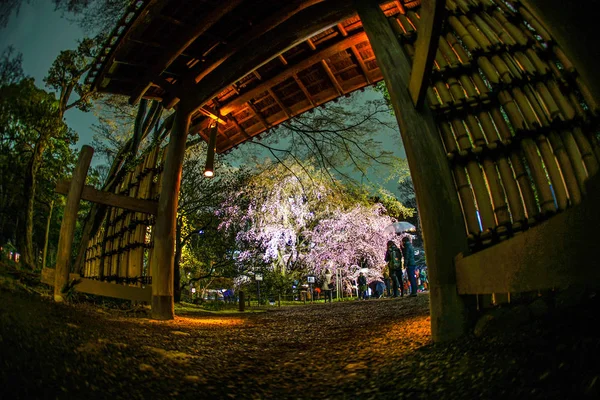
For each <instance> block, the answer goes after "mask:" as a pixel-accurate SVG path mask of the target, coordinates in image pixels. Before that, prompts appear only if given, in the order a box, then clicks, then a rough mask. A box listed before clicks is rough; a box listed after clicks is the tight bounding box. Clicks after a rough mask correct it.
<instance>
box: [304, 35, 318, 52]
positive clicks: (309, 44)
mask: <svg viewBox="0 0 600 400" xmlns="http://www.w3.org/2000/svg"><path fill="white" fill-rule="evenodd" d="M306 43H308V47H310V49H311V50H313V51H315V50H316V49H317V46H315V44H314V43H313V41H312V40H310V38H308V39H306Z"/></svg>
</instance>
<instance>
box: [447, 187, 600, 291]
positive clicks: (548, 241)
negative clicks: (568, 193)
mask: <svg viewBox="0 0 600 400" xmlns="http://www.w3.org/2000/svg"><path fill="white" fill-rule="evenodd" d="M587 193H588V194H587V196H586V197H585V198H584V199H583V200H582V202H581V203H580V204H579V205H577V206H574V207H572V208H570V209H567V210H565V211H564V212H562V213H560V214H557V215H555V216H554V217H552V218H550V219H549V220H547V221H544V222H542V223H541V224H539V225H536V226H535V227H533V228H531V229H529V230H527V231H525V232H523V233H519V234H518V235H516V236H514V237H512V238H510V239H508V240H505V241H503V242H500V243H498V244H496V245H494V246H492V247H489V248H487V249H485V250H482V251H479V252H477V253H475V254H472V255H469V256H467V257H463V256H462V255H461V256H459V257H457V259H456V279H457V288H458V292H459V293H460V294H489V293H518V292H528V291H533V290H544V289H552V288H563V287H567V286H569V285H571V284H579V285H584V286H585V285H598V283H600V268H598V260H597V259H596V258H597V257H596V254H597V247H598V243H597V240H596V238H597V237H598V226H600V213H598V211H597V204H598V200H600V177H599V176H596V177H595V178H594V181H593V182H589V185H588V188H587Z"/></svg>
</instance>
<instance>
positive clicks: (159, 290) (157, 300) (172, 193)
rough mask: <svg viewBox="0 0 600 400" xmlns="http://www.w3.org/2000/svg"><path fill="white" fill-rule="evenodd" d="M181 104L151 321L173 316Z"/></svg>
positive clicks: (160, 220) (157, 248) (158, 240)
mask: <svg viewBox="0 0 600 400" xmlns="http://www.w3.org/2000/svg"><path fill="white" fill-rule="evenodd" d="M386 21H387V20H386ZM386 23H387V22H386ZM184 103H185V101H184V100H182V101H181V102H180V103H179V108H178V109H177V112H176V115H175V121H174V123H173V129H172V130H171V137H170V141H169V146H168V151H167V158H166V160H165V167H164V170H163V173H162V187H161V189H160V198H159V200H158V215H157V217H156V225H155V226H154V230H153V231H154V237H155V240H154V249H153V251H152V253H153V254H152V260H151V263H150V269H151V270H152V318H154V319H173V317H174V304H173V262H174V252H175V230H176V226H175V225H176V219H177V203H178V200H179V199H178V196H179V187H180V184H181V170H182V167H183V157H184V155H185V142H186V139H187V133H188V130H189V125H190V111H189V109H188V108H187V107H185V104H184Z"/></svg>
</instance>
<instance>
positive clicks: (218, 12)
mask: <svg viewBox="0 0 600 400" xmlns="http://www.w3.org/2000/svg"><path fill="white" fill-rule="evenodd" d="M241 2H242V0H230V1H227V2H225V3H224V4H223V5H221V6H219V7H216V8H215V9H214V10H213V11H212V12H209V13H208V14H206V15H205V16H204V18H202V20H200V21H198V23H197V24H196V26H195V27H194V29H192V30H191V31H189V32H188V33H187V34H186V35H183V36H181V37H179V38H178V42H177V43H175V44H174V45H173V46H172V48H173V49H175V50H174V51H171V52H168V53H165V54H164V55H163V56H162V57H161V58H160V59H159V60H158V61H157V62H156V63H155V64H154V65H153V66H152V68H150V70H149V71H148V72H147V73H146V74H145V76H144V78H143V79H142V82H153V81H154V80H155V79H156V78H157V77H158V76H159V75H160V74H162V72H163V71H164V70H165V69H167V68H168V67H169V65H171V64H172V63H173V61H175V60H176V59H177V57H179V56H180V55H181V54H182V53H183V52H184V51H185V50H186V49H187V48H188V47H189V46H190V45H191V44H192V43H193V42H194V41H195V40H196V39H197V38H198V37H200V35H202V34H203V33H204V32H206V31H207V30H208V29H210V27H212V26H213V25H214V24H215V23H217V22H218V21H219V20H220V19H221V18H222V17H223V16H224V15H226V14H228V13H229V12H230V11H231V10H233V9H234V8H235V7H237V6H238V5H239V4H240V3H241ZM146 90H147V85H146V86H143V87H142V86H140V87H138V89H136V90H135V91H134V92H133V93H132V95H131V97H130V98H129V102H130V103H131V104H137V102H138V101H140V99H141V98H142V97H143V96H144V93H145V92H146Z"/></svg>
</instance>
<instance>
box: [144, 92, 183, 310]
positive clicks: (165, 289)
mask: <svg viewBox="0 0 600 400" xmlns="http://www.w3.org/2000/svg"><path fill="white" fill-rule="evenodd" d="M183 103H184V101H181V102H180V103H179V108H178V109H177V112H176V115H175V121H174V123H173V128H172V130H171V137H170V140H169V147H168V150H167V158H166V160H165V165H164V170H163V173H162V187H161V190H160V198H159V200H158V215H157V217H156V225H155V226H154V249H153V253H152V259H151V261H150V269H151V271H152V318H154V319H161V320H164V319H173V317H174V312H175V311H174V303H173V293H174V292H173V275H174V270H173V262H174V257H175V226H176V219H177V204H178V200H179V199H178V196H179V187H180V184H181V170H182V167H183V157H184V155H185V142H186V139H187V133H188V130H189V126H190V112H189V110H188V109H187V108H186V107H184V104H183Z"/></svg>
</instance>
